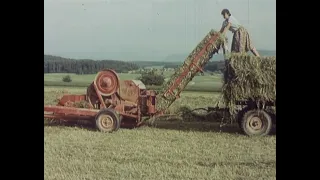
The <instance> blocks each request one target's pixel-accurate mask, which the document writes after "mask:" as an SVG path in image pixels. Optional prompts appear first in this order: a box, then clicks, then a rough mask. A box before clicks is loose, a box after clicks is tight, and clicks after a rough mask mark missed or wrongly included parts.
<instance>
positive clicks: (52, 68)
mask: <svg viewBox="0 0 320 180" xmlns="http://www.w3.org/2000/svg"><path fill="white" fill-rule="evenodd" d="M105 68H109V69H114V70H115V71H116V72H119V73H126V72H128V71H131V70H136V69H138V68H139V67H138V66H137V65H136V64H135V63H131V62H124V61H116V60H99V61H98V60H90V59H79V60H76V59H68V58H63V57H59V56H51V55H44V73H76V74H95V73H97V72H98V71H100V70H102V69H105Z"/></svg>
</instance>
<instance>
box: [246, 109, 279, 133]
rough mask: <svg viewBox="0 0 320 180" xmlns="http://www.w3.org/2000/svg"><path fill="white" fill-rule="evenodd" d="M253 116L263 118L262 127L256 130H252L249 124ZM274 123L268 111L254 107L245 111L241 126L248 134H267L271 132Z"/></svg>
mask: <svg viewBox="0 0 320 180" xmlns="http://www.w3.org/2000/svg"><path fill="white" fill-rule="evenodd" d="M253 116H258V117H259V118H260V119H261V120H262V128H261V130H259V131H256V132H253V131H254V130H250V127H249V125H248V121H249V120H250V118H251V117H253ZM272 124H273V123H272V119H271V117H270V115H269V114H268V113H266V112H265V111H264V110H258V109H253V110H249V111H247V112H245V113H244V115H243V117H242V119H241V123H240V125H241V126H240V128H241V130H242V131H243V133H244V134H246V135H248V136H266V135H268V134H269V133H270V131H271V128H272Z"/></svg>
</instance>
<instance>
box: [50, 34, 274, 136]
mask: <svg viewBox="0 0 320 180" xmlns="http://www.w3.org/2000/svg"><path fill="white" fill-rule="evenodd" d="M219 36H220V34H219V33H218V32H215V31H213V30H211V31H210V32H209V33H208V35H207V36H206V37H205V38H204V39H203V40H202V41H201V42H200V44H199V45H198V46H197V47H196V48H195V49H194V50H193V51H192V53H190V55H189V56H188V58H187V60H186V61H185V62H184V64H183V65H182V66H181V68H180V71H179V72H177V74H176V75H174V76H172V77H171V79H170V80H169V84H167V85H165V87H164V89H163V90H162V91H161V92H160V93H159V94H156V92H155V91H153V90H147V89H146V86H145V85H144V84H143V83H142V82H141V81H138V80H121V79H120V78H119V77H118V75H117V73H116V72H115V71H114V70H111V69H105V70H102V71H100V72H98V73H97V75H96V77H95V79H94V81H93V82H92V83H91V85H90V86H89V87H88V88H87V93H86V94H82V95H68V94H67V95H64V96H63V97H62V98H61V99H60V100H59V102H58V104H57V105H55V106H52V105H47V106H44V112H45V113H44V117H45V118H50V119H60V120H65V121H77V120H87V121H91V122H95V125H96V127H97V129H99V130H100V131H101V132H114V131H117V130H118V129H119V128H120V127H139V126H141V125H142V124H143V123H144V121H143V117H148V118H157V117H159V116H162V115H164V112H165V110H166V109H167V108H169V107H170V105H171V104H172V103H173V102H174V101H175V100H176V99H178V98H179V97H180V96H179V95H180V93H181V92H182V91H183V89H184V88H185V87H186V85H187V84H188V83H189V82H190V81H191V80H192V78H193V77H194V76H195V75H196V74H197V73H198V72H201V71H202V67H203V66H205V64H206V63H207V62H208V61H209V60H210V58H211V57H212V55H213V54H215V53H217V52H218V50H219V48H220V46H222V42H221V41H219V38H220V37H219ZM81 103H82V104H81ZM79 104H81V107H80V106H79ZM237 105H238V106H239V107H240V109H239V111H238V113H237V119H238V122H239V125H240V127H241V129H242V130H243V132H244V133H245V134H247V135H267V134H269V132H270V130H271V127H272V123H273V122H275V120H274V121H273V117H275V115H273V114H272V113H270V112H267V111H266V109H267V107H270V106H274V105H275V102H268V103H267V104H266V106H264V108H260V107H259V106H258V105H257V104H256V103H253V102H250V101H239V102H237ZM217 110H218V109H217V108H210V107H209V108H208V113H210V112H212V111H217ZM219 110H220V111H221V110H222V111H226V109H219ZM226 112H227V111H226ZM274 119H275V118H274Z"/></svg>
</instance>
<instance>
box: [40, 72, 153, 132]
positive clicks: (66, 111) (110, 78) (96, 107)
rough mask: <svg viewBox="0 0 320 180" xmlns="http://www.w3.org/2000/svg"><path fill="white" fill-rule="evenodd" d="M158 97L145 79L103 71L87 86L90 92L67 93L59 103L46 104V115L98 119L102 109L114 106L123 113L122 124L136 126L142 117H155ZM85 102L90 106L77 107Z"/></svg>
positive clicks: (65, 118) (71, 118)
mask: <svg viewBox="0 0 320 180" xmlns="http://www.w3.org/2000/svg"><path fill="white" fill-rule="evenodd" d="M140 87H141V88H140ZM155 96H156V93H155V91H152V90H146V89H145V86H144V85H143V83H142V82H138V81H133V80H124V81H120V80H119V78H118V76H117V74H116V72H115V71H113V70H103V71H100V72H99V73H98V74H97V76H96V78H95V80H94V82H93V83H91V85H90V86H89V87H88V88H87V94H86V95H64V96H63V97H62V98H61V99H60V101H59V103H58V104H57V105H56V106H50V105H49V106H45V107H44V111H45V114H44V117H45V118H52V119H61V120H67V121H73V120H78V119H81V120H82V119H84V120H94V119H95V116H96V115H97V113H98V112H99V111H100V109H102V108H112V109H114V110H115V111H116V112H117V113H118V114H119V115H121V117H122V122H121V126H129V127H131V126H132V127H136V126H139V125H141V119H142V116H153V115H154V113H155V112H156V108H155ZM81 101H84V102H83V103H84V104H88V106H84V107H81V108H79V107H77V106H75V104H77V103H79V102H81ZM46 112H49V114H48V113H47V114H46Z"/></svg>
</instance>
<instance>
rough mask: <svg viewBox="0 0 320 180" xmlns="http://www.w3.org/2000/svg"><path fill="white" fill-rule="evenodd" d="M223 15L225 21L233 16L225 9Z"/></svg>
mask: <svg viewBox="0 0 320 180" xmlns="http://www.w3.org/2000/svg"><path fill="white" fill-rule="evenodd" d="M221 15H222V17H223V18H224V19H228V18H229V17H230V16H231V13H230V11H229V10H228V9H223V10H222V11H221Z"/></svg>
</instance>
